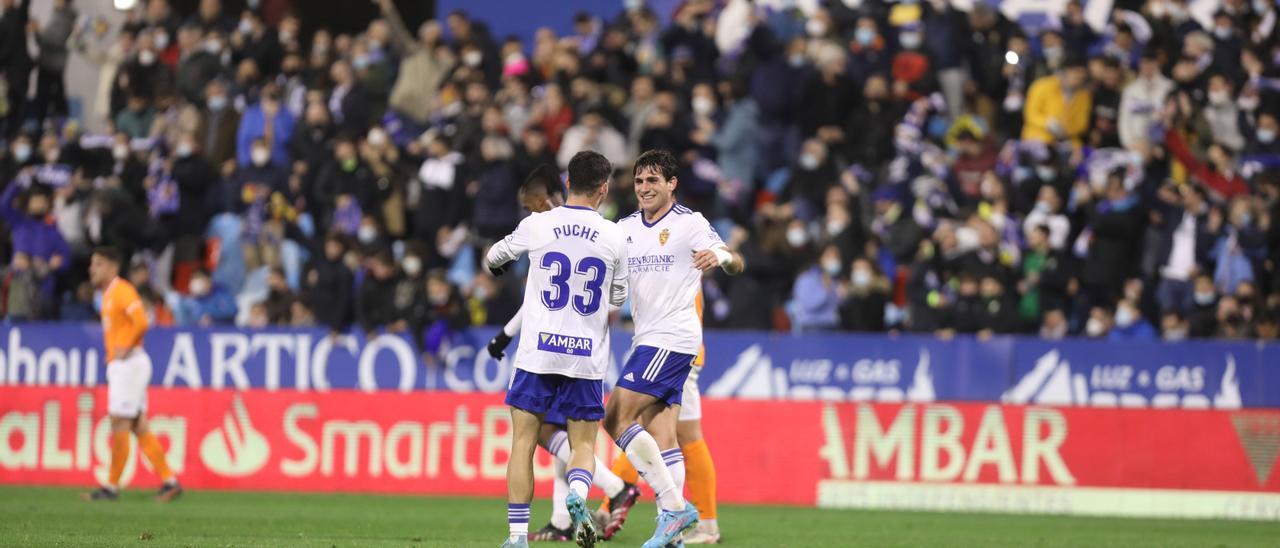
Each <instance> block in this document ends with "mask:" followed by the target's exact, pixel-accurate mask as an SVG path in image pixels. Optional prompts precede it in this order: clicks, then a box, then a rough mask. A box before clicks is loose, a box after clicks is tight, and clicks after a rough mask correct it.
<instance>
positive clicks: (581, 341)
mask: <svg viewBox="0 0 1280 548" xmlns="http://www.w3.org/2000/svg"><path fill="white" fill-rule="evenodd" d="M538 350H541V351H543V352H555V353H556V354H568V355H570V356H590V355H591V339H589V338H587V337H573V336H570V335H557V334H555V333H545V332H542V333H538Z"/></svg>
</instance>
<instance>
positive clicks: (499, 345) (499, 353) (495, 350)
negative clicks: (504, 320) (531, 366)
mask: <svg viewBox="0 0 1280 548" xmlns="http://www.w3.org/2000/svg"><path fill="white" fill-rule="evenodd" d="M509 344H511V335H508V334H507V332H506V331H502V330H498V334H497V335H494V336H493V340H491V341H489V355H490V356H493V359H495V360H501V359H502V357H503V356H505V355H506V353H505V352H503V351H504V350H506V349H507V345H509Z"/></svg>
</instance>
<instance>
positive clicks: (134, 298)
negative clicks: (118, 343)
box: [121, 291, 151, 348]
mask: <svg viewBox="0 0 1280 548" xmlns="http://www.w3.org/2000/svg"><path fill="white" fill-rule="evenodd" d="M130 293H131V295H130V297H131V298H130V299H129V300H128V301H127V302H128V304H127V305H125V309H124V313H125V315H126V316H128V318H129V324H128V325H127V326H121V329H123V330H125V333H126V334H127V335H128V336H127V337H122V339H123V340H125V341H128V346H127V348H134V347H137V346H141V345H142V336H143V335H145V334H146V333H147V328H148V327H150V323H151V322H150V321H149V320H147V309H146V307H145V306H143V305H142V299H141V298H139V297H138V294H137V292H132V291H131V292H130Z"/></svg>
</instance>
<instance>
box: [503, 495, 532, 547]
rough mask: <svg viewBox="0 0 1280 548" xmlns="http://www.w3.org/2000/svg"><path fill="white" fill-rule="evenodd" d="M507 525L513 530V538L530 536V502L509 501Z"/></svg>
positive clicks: (514, 539)
mask: <svg viewBox="0 0 1280 548" xmlns="http://www.w3.org/2000/svg"><path fill="white" fill-rule="evenodd" d="M507 526H508V527H509V528H510V530H511V540H512V541H518V540H521V539H527V538H528V537H529V504H528V503H523V504H522V503H518V502H508V503H507Z"/></svg>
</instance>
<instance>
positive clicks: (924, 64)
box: [890, 22, 938, 101]
mask: <svg viewBox="0 0 1280 548" xmlns="http://www.w3.org/2000/svg"><path fill="white" fill-rule="evenodd" d="M923 32H924V29H923V28H922V27H921V26H920V24H919V23H915V22H912V23H908V24H906V25H903V26H902V27H901V28H900V29H898V44H899V45H900V46H901V47H902V49H900V50H899V51H898V52H897V53H896V54H894V56H893V60H892V61H891V62H890V74H892V75H893V95H894V97H895V98H898V99H900V100H905V101H914V100H916V99H919V98H920V97H924V96H927V95H929V94H930V93H933V92H934V91H937V90H938V79H937V75H936V71H934V70H931V66H930V61H929V56H928V54H927V52H926V51H924V50H923V49H922V48H923V47H924V35H923Z"/></svg>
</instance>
